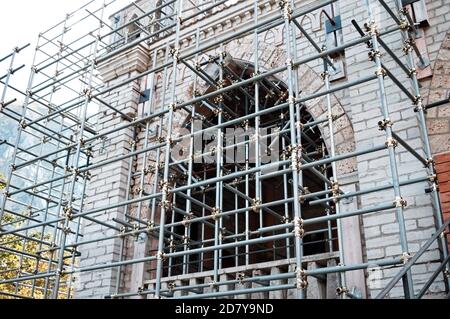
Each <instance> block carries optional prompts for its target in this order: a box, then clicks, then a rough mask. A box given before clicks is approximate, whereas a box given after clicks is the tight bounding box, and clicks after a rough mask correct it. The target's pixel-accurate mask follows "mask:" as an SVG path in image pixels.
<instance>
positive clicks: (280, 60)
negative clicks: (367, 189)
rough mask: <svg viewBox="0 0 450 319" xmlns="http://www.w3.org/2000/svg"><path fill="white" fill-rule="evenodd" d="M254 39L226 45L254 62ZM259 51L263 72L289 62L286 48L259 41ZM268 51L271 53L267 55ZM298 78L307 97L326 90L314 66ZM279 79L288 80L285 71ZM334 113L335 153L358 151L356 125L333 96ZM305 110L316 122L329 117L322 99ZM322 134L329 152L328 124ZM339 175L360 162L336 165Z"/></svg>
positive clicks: (300, 70)
mask: <svg viewBox="0 0 450 319" xmlns="http://www.w3.org/2000/svg"><path fill="white" fill-rule="evenodd" d="M253 47H254V45H253V40H252V39H250V38H244V39H240V41H239V45H237V44H236V43H234V42H230V43H228V44H227V46H226V48H225V49H226V50H227V52H229V53H230V54H231V56H232V57H234V58H238V59H242V60H247V61H254V59H255V57H254V50H253ZM259 48H263V50H264V52H261V51H260V53H259V54H260V61H259V62H260V67H261V69H262V70H270V69H272V68H276V67H279V66H283V65H285V63H286V54H285V51H284V49H283V48H280V47H277V46H275V45H273V44H272V43H267V42H260V43H259ZM265 52H268V54H265ZM298 76H299V79H301V83H302V84H301V88H300V89H301V90H302V92H303V95H304V96H308V95H311V94H313V93H315V92H317V91H319V90H321V89H323V88H324V82H323V80H322V78H321V77H320V75H319V74H318V73H317V72H315V71H314V70H313V69H312V68H311V67H309V66H307V65H305V64H303V65H301V66H300V67H299V68H298ZM278 77H279V78H280V79H281V80H283V81H285V80H286V78H287V74H286V72H283V73H282V74H278ZM331 102H332V113H333V115H336V116H337V117H338V119H337V120H335V121H334V136H335V144H336V153H337V154H344V153H347V152H351V151H354V150H355V137H354V131H353V126H352V124H351V121H350V118H349V117H348V114H347V113H346V112H345V110H344V108H343V107H342V105H341V104H340V102H339V100H338V98H337V97H336V96H335V95H334V94H332V95H331ZM305 104H306V108H307V110H308V112H309V113H310V114H311V115H312V116H313V117H314V118H315V119H316V120H319V119H323V118H325V117H326V115H327V106H326V102H325V99H324V98H323V97H320V98H316V99H313V100H310V101H307V102H306V103H305ZM319 129H320V131H321V135H322V136H323V138H324V140H325V143H326V146H327V149H328V150H330V138H329V137H330V134H329V129H328V127H327V125H326V124H322V125H320V126H319ZM337 166H338V170H339V174H341V175H344V174H348V173H352V172H356V170H357V163H356V158H349V159H346V160H343V161H340V162H338V163H337Z"/></svg>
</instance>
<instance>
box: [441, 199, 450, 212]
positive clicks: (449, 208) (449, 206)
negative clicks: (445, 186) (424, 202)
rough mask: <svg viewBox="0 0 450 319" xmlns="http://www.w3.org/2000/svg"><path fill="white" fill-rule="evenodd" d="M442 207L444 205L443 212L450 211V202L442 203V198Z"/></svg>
mask: <svg viewBox="0 0 450 319" xmlns="http://www.w3.org/2000/svg"><path fill="white" fill-rule="evenodd" d="M441 207H442V211H443V212H445V213H450V202H448V203H442V200H441Z"/></svg>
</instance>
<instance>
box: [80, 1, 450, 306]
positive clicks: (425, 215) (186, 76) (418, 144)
mask: <svg viewBox="0 0 450 319" xmlns="http://www.w3.org/2000/svg"><path fill="white" fill-rule="evenodd" d="M197 2H199V3H201V1H197ZM314 2H316V1H296V7H297V8H302V7H305V8H307V7H308V6H309V5H311V3H314ZM370 2H373V3H376V2H377V1H370ZM158 3H159V2H155V1H148V0H140V1H137V4H138V5H139V7H140V8H142V9H144V10H145V11H147V10H151V8H152V7H155V6H156V5H158ZM386 3H387V4H388V5H390V6H391V7H394V5H393V1H391V0H389V1H386ZM417 3H419V4H420V5H424V6H423V7H422V8H423V10H424V11H423V12H420V13H421V14H419V11H418V12H417V17H416V18H417V19H418V20H420V21H417V23H418V25H419V31H420V35H419V39H418V47H419V49H420V50H421V52H422V53H423V55H424V56H425V57H426V58H427V59H428V60H429V66H427V67H425V68H423V69H420V70H419V73H418V75H419V78H420V90H421V95H422V97H424V99H425V101H424V103H431V102H433V101H437V100H440V99H443V98H444V97H446V96H448V95H449V94H450V1H449V0H419V1H418V2H417ZM375 8H378V9H379V10H375V12H376V14H377V19H378V23H379V24H380V25H389V24H392V21H391V18H390V17H389V16H388V14H387V13H386V12H385V11H383V10H382V7H378V6H375ZM258 10H259V17H260V18H261V19H264V18H269V17H271V16H274V15H275V14H277V13H279V12H280V8H279V4H278V2H277V1H274V0H261V1H258ZM327 12H328V13H329V14H330V15H332V16H334V17H337V16H339V17H340V21H342V28H339V29H338V30H336V31H334V32H331V33H327V32H326V20H327V19H326V15H325V14H324V13H323V12H321V11H320V10H318V11H314V12H312V13H309V14H307V15H306V16H304V17H303V18H302V19H300V20H299V23H300V25H301V26H302V27H303V28H304V29H305V30H306V31H307V32H308V33H309V34H310V35H311V36H312V37H313V38H314V40H315V41H316V42H317V43H319V44H323V43H326V44H327V47H330V46H333V45H340V44H342V43H345V42H350V41H352V40H354V39H357V38H358V37H359V34H358V33H357V32H355V28H354V26H353V25H352V24H351V23H350V21H351V20H352V19H355V20H356V21H357V22H358V24H359V25H363V24H364V22H365V21H366V19H367V12H366V8H365V6H364V1H352V0H339V1H337V2H335V3H334V4H332V5H329V6H328V9H327ZM140 14H142V12H140V9H138V8H136V7H134V6H129V7H127V8H124V10H122V11H121V12H119V13H117V14H116V15H114V16H112V17H111V22H112V24H113V25H114V24H115V25H116V26H117V25H120V24H123V23H127V22H128V21H130V20H132V19H134V18H136V17H137V16H139V15H140ZM187 23H188V24H187V25H184V26H183V29H182V31H181V34H180V46H181V47H180V50H182V51H183V52H189V51H190V50H193V49H195V48H196V46H198V45H206V44H208V43H213V42H214V41H216V39H217V38H220V37H221V36H223V35H224V34H227V33H230V32H238V31H239V30H241V29H243V28H245V27H246V26H249V25H251V24H252V23H254V2H253V1H248V0H236V1H229V3H225V5H222V6H220V7H218V8H217V9H216V10H214V9H213V10H211V12H208V13H207V14H205V15H201V16H199V17H197V18H195V19H193V20H192V21H190V22H187ZM138 30H139V28H136V27H131V28H129V29H128V31H127V32H128V33H127V32H125V33H126V34H124V35H128V36H130V37H134V36H135V34H136V32H137V33H139V31H138ZM197 35H198V38H197ZM139 36H141V37H142V36H145V33H140V35H139ZM297 36H298V40H297V41H298V43H297V52H296V54H297V56H298V57H303V56H308V55H310V54H312V53H314V48H313V47H312V46H311V45H310V44H309V42H308V40H307V39H306V38H305V36H303V35H301V34H300V33H298V34H297ZM174 37H175V35H174V34H167V35H165V36H161V37H159V38H155V39H152V41H149V42H142V43H141V44H139V45H137V46H134V47H132V48H130V49H129V50H126V51H124V52H123V53H121V54H119V55H118V56H116V57H114V58H112V59H108V60H106V61H104V62H103V63H102V64H101V65H100V66H99V70H100V72H101V74H102V77H103V80H104V82H105V83H106V85H107V86H114V85H115V84H117V83H120V82H121V81H123V80H125V79H127V78H130V77H133V76H135V75H137V74H139V73H142V72H145V71H146V70H148V69H150V68H152V66H154V65H160V64H162V63H163V62H164V61H167V59H168V58H167V56H168V51H169V49H170V48H167V46H166V43H172V42H173V38H174ZM253 39H254V37H253V35H249V36H244V37H241V38H238V39H235V40H232V41H229V42H226V43H223V46H219V47H217V48H216V49H214V50H211V51H208V52H203V54H201V55H200V56H198V57H197V60H198V61H205V60H207V59H208V56H213V55H215V54H217V53H220V52H223V51H226V52H227V53H229V54H230V55H231V56H232V57H233V58H235V59H240V60H244V61H255V55H254V54H255V52H254V50H253V48H254V43H253ZM115 40H117V38H113V39H111V42H114V41H115ZM384 41H385V42H386V44H387V45H388V46H389V47H390V48H391V49H392V50H395V51H397V52H398V51H401V46H402V40H401V38H400V34H399V33H392V34H390V35H388V36H386V37H385V38H384ZM285 61H286V53H285V46H284V31H283V26H282V25H281V26H278V27H276V28H273V29H270V30H268V31H266V32H263V33H262V34H261V35H260V36H259V63H260V67H261V69H263V70H269V69H272V68H275V67H278V66H282V65H284V64H285ZM334 61H335V62H336V65H338V70H337V71H336V73H335V74H333V76H332V84H333V85H339V83H341V82H343V81H344V80H348V79H357V78H359V77H364V76H366V75H367V74H368V72H369V73H370V72H372V71H371V70H373V63H372V62H370V61H369V60H368V58H367V51H366V50H362V49H361V46H355V47H351V48H349V49H346V50H344V51H343V52H339V54H338V55H336V56H335V60H334ZM386 66H387V67H388V68H389V70H390V71H391V72H392V73H393V74H394V75H396V76H399V77H400V76H401V75H402V72H403V71H402V70H401V69H400V68H399V67H398V66H397V65H396V64H395V63H394V62H393V61H390V60H388V61H387V62H386ZM322 71H323V70H322V63H320V61H318V60H315V61H311V62H310V63H308V64H305V65H301V66H300V67H299V69H298V77H299V79H300V86H301V90H302V92H303V93H304V94H306V95H308V94H313V93H314V92H317V91H319V90H321V89H323V87H324V81H323V79H322V78H321V76H320V74H321V72H322ZM285 76H286V75H285V74H283V75H282V76H280V77H281V78H282V79H283V77H285ZM172 79H173V77H172V72H169V73H168V76H167V78H164V75H163V72H159V73H156V74H150V75H148V76H145V77H142V78H140V79H139V80H136V81H134V82H132V83H131V84H129V85H127V86H126V87H120V88H118V89H116V90H113V91H112V92H110V93H109V94H108V95H107V96H105V97H104V100H105V101H107V103H109V104H110V105H113V106H114V107H116V108H118V109H120V110H121V111H122V112H123V113H126V114H128V115H129V116H130V118H139V117H143V116H147V115H149V114H151V113H152V112H157V111H158V107H161V105H164V104H165V105H168V104H169V103H171V102H170V92H169V91H170V86H171V81H172ZM164 81H166V82H165V83H164ZM176 81H177V82H176V100H177V102H182V101H187V100H189V99H192V97H193V78H192V72H190V70H189V69H188V68H187V67H186V66H185V65H183V64H179V65H178V76H177V77H176ZM404 85H405V86H406V87H407V88H408V89H410V87H409V86H410V84H409V82H408V83H404ZM143 92H146V93H145V94H147V96H150V97H151V100H147V101H144V102H140V101H142V93H143ZM377 94H379V93H378V86H377V83H376V82H369V83H365V84H364V85H362V86H354V87H350V88H347V89H344V90H341V91H338V92H336V93H335V94H333V97H332V104H333V114H336V115H338V116H339V119H338V120H336V121H335V123H334V125H335V131H334V136H335V142H336V152H337V154H344V153H346V152H351V151H355V150H361V149H364V148H367V147H372V146H374V145H378V144H382V143H384V141H385V136H384V133H383V132H382V131H378V130H377V127H378V121H379V120H380V119H381V118H382V115H381V113H380V109H379V107H378V105H377V103H379V102H378V99H377ZM386 94H387V98H388V103H389V108H390V111H391V114H390V115H391V118H390V119H391V120H392V121H393V122H394V128H395V130H396V132H397V134H398V135H399V136H401V137H402V138H403V139H404V140H406V141H407V142H408V143H409V144H410V145H411V146H412V147H413V148H414V149H415V150H416V151H418V152H419V153H422V152H423V150H422V147H423V144H422V141H421V136H420V130H419V127H418V125H419V124H418V120H417V115H416V113H415V112H414V107H413V106H412V105H411V102H410V101H409V100H408V99H407V97H405V95H404V94H402V92H401V91H399V90H398V87H397V86H396V85H395V84H394V83H393V82H392V81H386ZM144 100H145V99H144ZM305 105H306V108H307V111H308V112H309V114H310V115H311V116H312V118H314V119H320V118H323V117H324V116H326V105H325V100H324V99H323V98H317V99H313V100H309V101H307V102H306V103H305ZM103 114H104V116H102V117H101V118H99V121H98V131H99V132H102V130H104V129H111V128H112V127H120V125H122V124H123V123H126V122H127V119H126V118H124V117H123V116H122V117H121V116H120V115H118V114H114V113H113V112H112V111H111V110H110V109H108V108H106V107H105V111H104V113H103ZM186 116H187V114H186V113H183V111H181V112H177V115H176V117H175V125H174V127H177V124H180V125H181V124H182V123H183V121H184V120H185V118H186ZM396 122H398V123H397V124H396ZM161 124H162V123H161V122H160V120H159V119H155V121H153V122H150V123H148V126H146V125H147V124H146V123H143V124H142V125H140V126H137V127H130V128H128V129H127V130H122V131H120V132H118V133H117V136H108V139H105V140H104V143H103V144H102V146H101V147H99V148H98V149H96V150H94V151H95V152H96V154H97V155H96V156H95V159H94V160H105V159H108V158H113V157H117V156H121V155H126V154H128V153H130V152H135V151H136V150H139V149H143V148H146V147H148V145H149V143H152V142H153V143H154V142H155V141H157V139H158V136H160V135H161V134H163V133H164V132H165V130H167V127H165V126H164V125H161ZM427 126H428V131H429V134H430V140H431V147H432V151H433V153H434V155H438V156H443V155H442V154H445V153H447V152H449V151H450V104H447V105H444V106H441V107H438V108H433V109H430V110H429V111H428V112H427ZM175 131H176V129H175ZM320 134H321V135H322V137H323V140H324V141H325V144H326V145H327V147H328V146H329V145H328V143H329V142H328V141H329V132H328V129H327V127H326V126H325V125H324V126H321V131H320ZM146 140H147V142H146ZM130 141H135V142H130ZM159 155H161V154H159ZM154 157H155V154H154V153H153V152H149V153H148V154H147V153H146V154H143V153H141V154H137V155H136V156H134V157H133V158H132V159H131V160H130V159H129V158H127V159H124V160H122V161H116V162H114V163H113V164H111V165H108V166H104V167H103V168H101V169H98V170H94V171H93V172H92V179H91V182H90V184H89V191H88V197H87V207H86V209H91V208H96V207H102V206H105V205H107V204H110V205H114V204H115V203H119V202H122V201H124V200H129V199H133V198H134V197H136V196H143V194H151V193H152V192H154V191H155V187H154V179H155V174H157V173H154V172H153V173H151V172H150V173H149V174H145V178H142V177H141V176H142V175H143V174H140V172H144V171H145V170H146V169H148V163H154V161H155V158H154ZM397 161H398V163H399V166H398V169H399V177H400V180H409V179H413V178H416V177H420V176H423V165H422V164H421V163H420V162H418V161H417V160H416V159H415V158H414V157H413V156H411V154H410V153H409V152H407V151H406V150H404V149H401V148H398V149H397ZM444 162H445V161H444ZM153 168H154V169H155V167H153ZM130 170H131V171H132V172H133V174H131V176H130V174H129V171H130ZM449 170H450V169H449ZM338 172H339V176H338V177H339V181H340V185H341V188H342V190H343V191H345V192H352V191H357V190H360V189H367V188H371V187H376V186H380V185H384V183H385V182H386V181H387V180H389V178H390V171H389V159H388V157H387V155H383V156H380V154H379V153H377V152H375V153H369V154H364V155H360V156H357V157H354V158H351V159H346V160H344V161H340V162H338ZM442 172H443V173H444V174H445V172H446V169H445V168H443V169H442ZM441 175H442V176H444V175H443V174H441ZM441 179H442V182H443V183H445V182H446V181H447V180H445V177H441ZM128 185H131V187H128ZM426 187H427V183H426V182H423V183H416V184H413V185H409V186H405V187H404V188H402V192H403V196H404V197H405V199H406V200H407V203H408V206H407V209H406V210H405V224H406V229H407V237H408V245H409V253H410V254H414V253H415V252H417V251H418V250H419V249H420V247H421V245H422V244H423V243H424V242H425V241H426V240H427V239H428V238H429V237H430V236H431V235H432V234H433V233H434V231H435V220H434V217H433V210H432V204H431V199H430V195H429V194H427V193H425V192H424V189H425V188H426ZM392 198H393V196H392V190H384V191H378V192H375V193H371V194H366V195H361V196H358V198H354V199H350V200H346V201H342V210H343V211H352V210H355V209H359V208H362V207H367V206H370V205H372V204H373V205H375V204H377V203H380V202H383V201H384V202H385V201H389V200H391V199H392ZM442 200H443V207H444V210H445V209H446V207H447V208H448V207H449V204H448V202H447V197H445V196H443V197H442ZM152 204H153V203H152V201H151V200H149V201H145V202H143V203H142V205H140V204H130V205H129V206H127V207H121V208H111V209H109V210H108V211H106V212H100V213H98V215H97V216H95V215H93V217H95V218H96V219H97V220H100V221H112V220H114V219H119V220H127V218H128V217H127V216H128V215H131V216H136V217H138V218H142V219H145V218H146V216H148V215H149V210H150V209H151V206H152ZM343 227H344V229H345V236H344V243H343V246H344V247H347V248H348V249H346V251H345V257H346V263H347V264H352V263H370V264H373V267H370V268H369V269H368V271H362V270H358V271H353V272H349V273H348V276H347V285H348V288H350V289H353V288H355V289H354V290H353V291H355V292H357V293H358V294H360V295H361V296H363V297H373V296H375V295H376V294H377V292H379V291H380V289H382V288H383V287H384V285H385V284H386V283H387V282H389V280H390V279H391V278H392V277H393V276H394V275H395V274H396V272H397V271H398V270H397V268H389V267H386V268H383V270H379V269H378V267H377V260H380V259H383V258H388V257H398V256H401V255H402V253H403V252H402V250H401V247H400V242H399V240H400V239H399V235H398V232H399V230H398V224H397V223H396V216H395V212H394V210H387V211H383V212H374V213H371V214H365V215H363V216H353V217H350V218H346V219H345V222H343ZM83 234H84V240H89V239H93V238H98V236H108V235H112V234H113V230H110V229H107V228H105V227H103V226H102V225H99V224H97V223H92V224H85V225H83ZM80 249H82V251H81V253H82V255H81V257H80V266H81V267H83V266H90V265H94V264H102V263H108V262H115V261H119V260H126V259H132V258H142V257H145V256H148V255H149V254H150V253H149V251H152V250H155V240H151V238H150V239H149V238H147V237H146V236H142V235H140V236H138V237H136V238H134V240H123V239H122V238H115V239H112V240H107V241H101V242H96V243H93V244H92V245H91V244H89V245H84V246H83V247H82V248H81V247H80ZM306 260H307V262H308V266H307V267H308V268H310V267H320V266H321V265H323V264H325V265H333V263H336V260H337V258H336V254H328V255H326V254H325V255H324V254H322V255H321V256H319V257H317V258H316V259H315V258H313V257H311V258H310V259H308V258H307V259H306ZM438 261H439V251H438V247H437V245H435V246H433V249H431V250H430V251H428V252H427V253H425V255H424V256H423V257H422V258H421V260H420V262H419V263H418V264H417V265H415V266H414V267H413V269H412V273H413V279H414V282H415V284H416V287H420V285H421V284H423V283H424V282H425V281H426V279H427V278H429V276H430V274H431V273H432V272H433V271H434V270H435V269H436V267H437V265H438ZM288 264H289V263H283V262H280V261H278V264H276V263H275V264H273V263H272V264H270V265H269V264H267V265H257V266H255V267H254V269H251V271H252V272H253V274H258V273H263V274H267V273H270V274H274V273H279V272H283V271H284V270H285V269H286V268H285V267H288V268H289V267H290V265H288ZM152 267H154V264H153V263H152V262H149V263H141V264H132V265H126V266H122V267H116V268H111V269H105V270H98V271H94V272H90V273H86V274H84V273H81V274H80V276H79V278H78V286H77V290H76V293H75V297H76V298H102V297H105V296H110V295H114V294H115V293H120V292H127V291H138V290H139V289H143V288H145V287H146V285H151V284H152V279H154V278H153V277H152V274H151V272H149V268H152ZM238 268H239V267H238ZM250 268H251V267H250ZM239 271H241V270H239V269H235V270H234V271H223V272H222V273H221V277H220V278H221V279H222V278H230V276H231V277H232V276H234V274H236V273H238V272H239ZM119 274H120V275H119ZM334 276H335V275H334ZM328 277H329V278H327V283H326V285H325V287H323V285H322V284H321V283H316V282H315V281H314V279H311V282H310V285H309V286H310V287H309V288H308V295H309V297H312V298H319V297H328V298H333V297H335V294H334V293H333V292H331V293H330V291H329V290H330V289H331V290H333V289H334V288H336V283H334V282H333V280H335V278H333V277H332V276H331V275H330V276H328ZM379 278H382V279H381V280H380V279H379ZM173 280H175V281H188V282H189V281H191V282H198V281H201V280H203V281H204V282H207V280H211V273H208V272H204V273H199V274H197V275H195V274H189V275H186V276H185V277H183V276H179V277H174V279H173ZM166 285H167V282H166ZM117 286H119V287H120V289H119V290H118V291H117V288H116V287H117ZM221 289H222V288H221ZM223 289H226V288H223ZM324 289H325V290H327V289H328V291H326V292H324V291H323V290H324ZM444 291H445V286H444V280H443V278H442V275H441V277H440V279H438V280H436V281H435V283H434V284H433V285H432V286H431V287H430V290H429V294H430V295H432V296H433V295H436V296H441V295H442V294H444ZM402 294H403V289H402V287H401V286H400V284H399V285H397V286H396V287H395V288H394V289H393V290H392V291H391V293H390V295H389V296H390V297H392V298H395V297H401V296H402ZM150 296H151V295H150ZM292 296H293V294H291V293H290V292H289V291H286V292H270V294H269V293H267V294H262V295H259V294H254V295H252V296H250V295H249V296H247V297H271V298H282V297H292Z"/></svg>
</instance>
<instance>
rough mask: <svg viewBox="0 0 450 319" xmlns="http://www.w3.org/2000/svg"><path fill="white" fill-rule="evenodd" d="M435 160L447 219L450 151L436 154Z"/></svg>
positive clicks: (449, 235)
mask: <svg viewBox="0 0 450 319" xmlns="http://www.w3.org/2000/svg"><path fill="white" fill-rule="evenodd" d="M434 160H435V161H436V173H437V178H438V181H439V192H440V193H441V205H442V213H443V214H444V216H443V217H444V220H447V219H449V218H450V152H448V153H444V154H439V155H436V156H435V158H434ZM447 241H448V242H450V234H447ZM449 250H450V244H449Z"/></svg>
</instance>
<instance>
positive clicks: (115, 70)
mask: <svg viewBox="0 0 450 319" xmlns="http://www.w3.org/2000/svg"><path fill="white" fill-rule="evenodd" d="M149 65H150V54H149V51H148V46H147V45H146V44H142V43H141V44H139V45H136V46H134V47H133V48H131V49H129V50H127V51H125V52H123V53H120V54H118V55H116V56H114V57H112V58H111V59H108V60H106V61H105V62H102V63H101V64H100V65H99V66H98V71H99V72H100V75H101V77H102V79H103V81H104V82H109V81H112V80H114V79H116V78H118V77H120V76H121V75H124V74H129V73H132V72H134V71H136V72H139V73H140V72H144V71H146V70H147V69H148V67H149Z"/></svg>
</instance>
